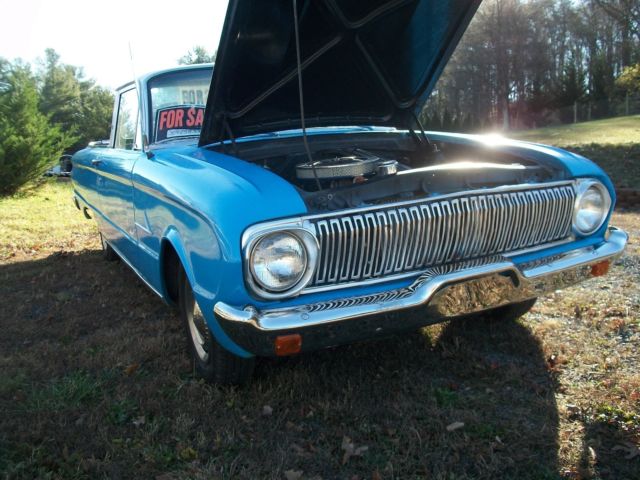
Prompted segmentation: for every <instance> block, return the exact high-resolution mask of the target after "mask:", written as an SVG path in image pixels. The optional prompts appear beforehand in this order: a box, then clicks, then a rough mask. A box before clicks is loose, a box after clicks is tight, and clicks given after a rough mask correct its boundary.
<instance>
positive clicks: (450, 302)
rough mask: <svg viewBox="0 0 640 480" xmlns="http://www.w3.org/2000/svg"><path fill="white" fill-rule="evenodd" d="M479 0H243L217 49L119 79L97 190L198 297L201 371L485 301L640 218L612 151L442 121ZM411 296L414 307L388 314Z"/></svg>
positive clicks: (88, 208)
mask: <svg viewBox="0 0 640 480" xmlns="http://www.w3.org/2000/svg"><path fill="white" fill-rule="evenodd" d="M478 3H479V2H478V1H475V0H448V1H440V0H408V1H394V0H378V1H372V2H356V1H353V0H314V1H311V0H300V1H299V2H296V0H293V1H290V0H261V1H251V0H231V1H230V2H229V7H228V11H227V16H226V19H225V26H224V29H223V32H222V37H221V39H220V46H219V50H218V57H217V60H216V65H215V68H214V67H213V66H212V65H195V66H187V67H179V68H175V69H171V70H165V71H160V72H155V73H152V74H149V75H146V76H142V77H140V78H138V79H136V80H135V81H133V82H131V83H128V84H126V85H124V86H122V87H120V88H119V89H118V90H117V92H116V101H115V108H114V113H113V126H112V131H111V138H110V141H109V146H108V148H101V149H95V148H93V149H86V150H83V151H81V152H79V153H77V154H76V155H75V156H74V157H73V163H74V168H73V173H72V178H73V185H74V201H75V203H76V206H77V207H78V208H79V209H80V210H82V211H83V212H84V213H85V215H87V216H88V217H91V218H94V219H95V220H96V221H97V223H98V226H99V231H100V236H101V238H102V245H103V249H104V253H105V256H106V257H107V258H120V259H122V261H123V262H125V263H126V264H128V265H129V266H130V267H131V268H132V269H133V271H134V272H135V273H136V274H137V275H138V276H139V277H140V278H141V279H142V280H143V281H144V282H145V283H146V284H147V285H148V286H149V288H150V289H151V290H153V291H154V292H155V293H157V294H158V296H160V297H161V298H162V299H163V300H164V301H166V302H167V303H169V304H171V305H174V306H176V307H177V308H178V310H179V312H180V317H181V319H182V322H183V323H184V330H185V333H186V338H187V342H188V346H189V350H190V354H191V355H192V357H193V361H194V364H195V367H196V370H197V372H198V373H199V374H200V375H201V376H202V377H204V378H205V379H207V380H208V381H212V382H220V383H236V384H237V383H242V382H245V381H247V380H248V379H249V378H250V377H251V373H252V369H253V365H254V361H255V358H256V357H260V356H275V355H293V354H297V353H300V352H305V351H309V350H313V349H318V348H325V347H330V346H334V345H339V344H343V343H347V342H353V341H357V340H361V339H369V338H374V337H379V336H381V335H388V334H390V333H394V332H401V331H409V330H412V329H418V328H420V327H422V326H424V325H428V324H431V323H435V322H441V321H445V320H449V319H455V318H458V317H463V316H469V315H480V314H482V315H493V316H496V317H500V318H503V319H504V321H509V320H513V319H515V318H517V317H519V316H521V315H522V314H524V313H525V312H526V311H527V310H528V309H530V308H531V306H532V305H533V303H534V302H535V299H536V298H537V297H539V296H540V295H544V294H545V293H548V292H550V291H556V290H558V289H559V288H562V287H563V286H567V285H572V284H575V283H577V282H580V281H582V280H585V279H588V278H591V277H594V276H598V275H603V274H605V273H606V272H607V270H608V267H609V264H610V262H611V261H612V260H613V259H614V258H616V257H617V256H619V255H620V254H621V253H622V251H623V249H624V247H625V244H626V242H627V235H626V234H625V233H624V232H623V231H621V230H618V229H616V228H613V227H610V226H609V218H610V215H611V212H612V210H613V205H614V202H615V192H614V189H613V187H612V184H611V182H610V180H609V178H607V176H606V175H605V173H604V172H603V171H602V170H601V169H600V168H598V166H596V165H595V164H594V163H592V162H591V161H589V160H587V159H585V158H583V157H580V156H578V155H575V154H572V153H569V152H566V151H563V150H559V149H556V148H552V147H548V146H544V145H537V144H530V143H522V142H515V141H509V140H505V139H501V138H496V137H484V136H473V135H461V134H451V133H437V132H425V131H424V129H423V128H422V125H421V124H420V121H419V113H420V111H421V108H422V107H423V105H424V102H425V100H426V98H427V97H428V95H429V94H430V92H431V91H432V89H433V87H434V84H435V82H436V80H437V78H438V76H439V74H440V73H441V72H442V69H443V67H444V65H445V63H446V62H447V60H448V58H449V57H450V55H451V53H452V51H453V50H454V48H455V46H456V44H457V42H458V40H459V39H460V37H461V35H462V33H463V32H464V30H465V29H466V27H467V25H468V24H469V21H470V20H471V18H472V16H473V14H474V12H475V10H476V8H477V6H478ZM399 311H406V312H407V314H406V315H389V313H390V312H399Z"/></svg>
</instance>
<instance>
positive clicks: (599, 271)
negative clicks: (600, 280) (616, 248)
mask: <svg viewBox="0 0 640 480" xmlns="http://www.w3.org/2000/svg"><path fill="white" fill-rule="evenodd" d="M610 264H611V262H609V260H605V261H603V262H598V263H594V264H593V265H591V275H592V276H594V277H601V276H602V275H606V274H607V273H608V272H609V265H610Z"/></svg>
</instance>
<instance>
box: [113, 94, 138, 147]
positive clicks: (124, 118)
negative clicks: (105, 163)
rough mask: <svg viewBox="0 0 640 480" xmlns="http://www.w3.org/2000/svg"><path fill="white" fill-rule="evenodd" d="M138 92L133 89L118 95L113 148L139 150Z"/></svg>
mask: <svg viewBox="0 0 640 480" xmlns="http://www.w3.org/2000/svg"><path fill="white" fill-rule="evenodd" d="M139 130H140V129H139V118H138V91H137V90H136V89H135V88H133V89H131V90H127V91H126V92H124V93H122V94H121V95H120V105H119V106H118V119H117V123H116V138H115V145H114V147H115V148H122V149H124V150H133V149H139V148H140V146H139V145H138V143H139V138H140V135H139Z"/></svg>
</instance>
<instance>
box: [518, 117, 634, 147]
mask: <svg viewBox="0 0 640 480" xmlns="http://www.w3.org/2000/svg"><path fill="white" fill-rule="evenodd" d="M509 137H512V138H516V139H518V140H526V141H528V142H536V143H544V144H547V145H557V146H563V147H568V146H574V145H588V144H592V143H597V144H600V145H623V144H629V143H640V115H632V116H629V117H617V118H608V119H606V120H594V121H592V122H582V123H574V124H570V125H560V126H555V127H546V128H538V129H535V130H524V131H519V132H517V131H516V132H510V133H509Z"/></svg>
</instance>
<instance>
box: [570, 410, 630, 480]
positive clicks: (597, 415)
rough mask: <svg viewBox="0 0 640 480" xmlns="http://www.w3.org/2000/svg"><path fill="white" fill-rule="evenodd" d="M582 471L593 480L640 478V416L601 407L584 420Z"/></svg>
mask: <svg viewBox="0 0 640 480" xmlns="http://www.w3.org/2000/svg"><path fill="white" fill-rule="evenodd" d="M583 422H584V425H585V436H584V442H583V450H582V457H581V459H580V467H581V468H582V469H583V471H584V472H585V473H586V476H588V477H589V478H603V479H606V478H612V479H616V480H634V479H637V478H639V473H638V472H640V470H639V467H640V448H639V447H638V445H640V415H639V414H638V413H635V412H625V411H623V410H620V409H619V408H616V407H614V406H609V405H601V406H600V407H598V409H597V410H596V411H595V412H592V413H591V415H587V416H586V418H584V419H583Z"/></svg>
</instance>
